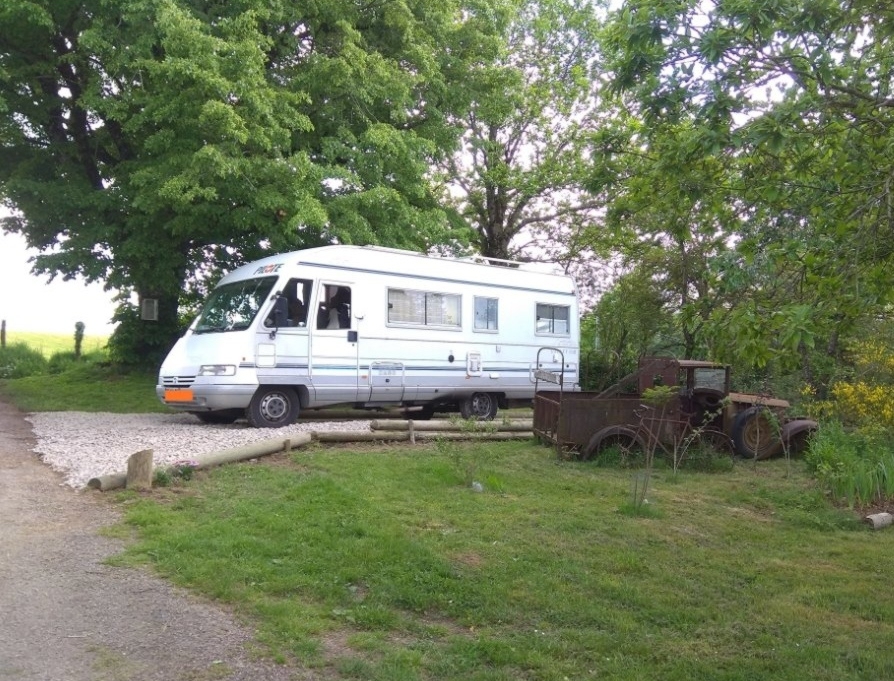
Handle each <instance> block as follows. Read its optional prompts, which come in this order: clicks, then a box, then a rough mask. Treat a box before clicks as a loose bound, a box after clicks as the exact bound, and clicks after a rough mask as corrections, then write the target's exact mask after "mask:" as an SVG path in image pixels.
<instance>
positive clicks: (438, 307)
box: [388, 288, 462, 328]
mask: <svg viewBox="0 0 894 681" xmlns="http://www.w3.org/2000/svg"><path fill="white" fill-rule="evenodd" d="M461 300H462V298H461V297H460V296H458V295H455V294H452V293H429V292H427V291H408V290H406V289H393V288H390V289H388V323H389V324H412V325H414V326H437V327H445V326H447V327H451V326H452V327H456V328H459V327H460V315H459V311H460V302H461Z"/></svg>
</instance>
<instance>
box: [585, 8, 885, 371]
mask: <svg viewBox="0 0 894 681" xmlns="http://www.w3.org/2000/svg"><path fill="white" fill-rule="evenodd" d="M891 19H892V14H891V11H890V8H889V7H888V6H887V5H885V4H882V3H877V2H871V1H869V2H867V1H864V0H857V2H852V3H847V4H842V3H839V2H834V1H832V0H817V1H810V2H805V1H801V0H790V1H783V2H778V1H777V0H749V1H748V2H715V3H701V2H695V1H694V0H692V1H689V0H687V1H684V2H669V1H666V0H634V1H633V2H629V3H625V5H624V6H623V7H622V8H620V9H618V10H617V11H616V12H615V13H614V14H613V16H612V21H611V22H610V23H609V27H608V30H607V31H606V33H605V35H604V42H603V46H604V47H605V49H606V51H607V53H608V54H609V55H610V58H609V59H608V60H607V64H608V66H609V70H610V74H611V76H610V77H611V81H612V83H613V86H614V90H615V91H616V92H618V93H620V94H621V96H623V97H624V99H625V102H626V103H627V104H628V106H630V108H631V110H632V111H633V112H634V113H635V116H636V117H637V118H638V119H639V120H641V121H642V122H643V125H644V128H645V130H646V133H645V141H644V144H645V145H646V147H650V146H651V144H652V142H653V139H652V136H651V135H650V134H649V131H651V130H653V129H654V130H658V131H661V130H664V129H666V128H667V126H676V125H679V124H685V125H686V126H687V127H688V128H689V129H690V130H691V133H690V134H688V135H686V136H684V137H682V138H681V139H680V144H679V145H678V146H677V149H678V150H679V151H681V152H682V151H685V149H686V147H692V140H693V139H695V140H697V142H698V146H699V147H700V149H701V152H700V154H699V155H700V156H701V157H705V156H713V157H715V158H717V159H718V161H719V162H720V163H721V164H722V165H723V167H724V168H726V169H728V173H727V178H726V181H725V182H723V183H722V184H719V185H715V191H714V195H715V199H717V198H721V199H723V200H724V201H726V202H728V203H729V204H730V206H731V207H732V208H733V209H734V211H735V216H736V217H737V218H738V220H739V221H740V226H739V227H738V228H737V229H735V230H734V234H735V239H734V243H735V247H736V253H735V256H734V257H726V258H725V259H719V260H717V261H716V262H715V263H714V264H715V265H716V266H717V267H715V269H716V270H717V274H718V275H720V277H721V279H720V280H719V281H718V284H719V285H721V292H723V291H725V294H726V296H727V300H726V301H725V303H724V306H722V307H721V308H717V309H715V310H714V311H713V312H712V314H711V315H710V319H711V320H712V321H713V322H714V324H713V325H712V327H711V329H709V330H708V331H709V332H710V334H713V336H714V345H715V347H726V348H729V347H734V348H737V350H738V352H739V353H740V357H743V358H746V359H748V360H749V361H752V362H754V363H756V364H766V363H767V362H768V361H770V360H771V359H773V358H776V359H778V360H780V361H783V362H784V363H790V364H794V363H798V362H799V361H802V360H803V358H804V357H805V356H806V354H807V353H808V352H809V350H810V349H811V348H812V347H823V348H825V350H827V351H829V352H833V353H834V352H836V348H837V345H838V344H837V342H836V338H838V337H839V336H840V335H841V334H842V333H844V334H847V333H849V332H851V330H852V329H854V328H855V325H856V323H857V322H858V320H859V319H860V318H861V317H863V316H865V315H871V314H874V313H878V312H879V311H880V310H883V309H884V306H885V305H886V304H888V303H889V302H890V296H891V293H892V289H891V287H890V278H889V276H887V275H886V272H887V271H889V268H890V266H891V264H892V255H894V249H892V247H891V244H892V243H894V240H892V237H894V221H892V219H891V212H890V210H889V206H890V201H891V197H892V195H891V183H890V177H891V176H892V172H894V162H892V160H891V157H890V154H888V153H887V150H888V149H889V148H890V145H891V143H892V141H894V138H892V130H894V127H892V125H891V123H892V122H894V121H892V113H894V105H892V101H894V100H892V98H891V86H892V77H891V76H892V72H891V68H892V61H891V54H892V47H894V44H892V40H894V22H892V20H891ZM682 177H685V175H683V176H682ZM723 197H726V198H723ZM720 266H725V267H726V269H725V270H724V269H720ZM745 275H748V279H747V280H746V279H745ZM768 349H769V353H768Z"/></svg>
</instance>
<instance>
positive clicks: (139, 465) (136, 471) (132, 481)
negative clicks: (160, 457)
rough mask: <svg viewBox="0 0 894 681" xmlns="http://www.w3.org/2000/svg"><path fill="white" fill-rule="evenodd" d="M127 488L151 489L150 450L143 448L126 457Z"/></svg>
mask: <svg viewBox="0 0 894 681" xmlns="http://www.w3.org/2000/svg"><path fill="white" fill-rule="evenodd" d="M126 484H127V489H152V450H151V449H144V450H143V451H141V452H137V453H136V454H131V455H130V457H129V458H128V459H127V483H126Z"/></svg>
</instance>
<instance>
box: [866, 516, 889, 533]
mask: <svg viewBox="0 0 894 681" xmlns="http://www.w3.org/2000/svg"><path fill="white" fill-rule="evenodd" d="M864 520H865V521H866V523H867V524H868V525H870V526H871V527H872V529H873V530H880V529H882V528H883V527H890V526H891V525H892V524H894V515H891V514H890V513H872V514H870V515H868V516H866V518H865V519H864Z"/></svg>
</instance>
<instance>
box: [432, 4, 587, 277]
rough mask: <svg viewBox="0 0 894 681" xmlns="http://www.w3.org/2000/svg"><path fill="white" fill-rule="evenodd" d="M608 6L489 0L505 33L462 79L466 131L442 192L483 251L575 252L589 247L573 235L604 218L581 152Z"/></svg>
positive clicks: (447, 161) (447, 166)
mask: <svg viewBox="0 0 894 681" xmlns="http://www.w3.org/2000/svg"><path fill="white" fill-rule="evenodd" d="M601 9H602V2H596V3H593V2H580V1H579V0H540V1H539V2H516V1H513V2H507V3H494V4H493V5H492V7H491V8H490V11H491V12H492V13H493V15H494V16H495V20H496V21H497V23H498V29H499V38H500V42H497V41H494V43H493V51H492V52H491V53H489V54H488V59H487V60H486V61H483V62H482V63H481V64H480V65H479V66H478V68H475V69H473V70H472V71H470V72H469V73H468V77H467V78H466V80H465V81H464V82H463V84H462V88H461V95H462V96H463V97H467V98H468V106H467V109H466V110H464V111H462V112H461V113H462V114H465V115H461V116H456V117H455V119H454V120H453V122H454V124H455V125H456V126H457V127H458V128H460V129H461V131H462V134H461V138H460V141H459V144H458V145H457V148H456V149H455V150H454V151H453V153H452V154H451V155H449V156H447V157H445V158H444V159H443V161H442V162H441V163H440V164H439V166H440V170H441V176H440V178H439V179H440V182H441V183H442V200H443V201H444V202H445V203H446V204H447V205H450V206H451V207H452V208H453V210H454V211H455V212H454V215H453V219H454V221H455V222H456V224H458V225H461V226H462V227H465V228H466V229H468V228H471V229H472V230H474V246H475V250H477V251H478V252H480V253H481V254H483V255H487V256H491V257H496V258H510V257H516V256H518V257H529V258H532V259H551V260H567V259H568V258H569V257H580V255H581V253H580V251H582V250H586V249H587V246H586V245H581V244H576V243H574V239H575V235H576V234H577V233H578V232H579V231H580V230H581V228H582V226H583V225H585V224H587V223H589V222H591V221H593V220H595V219H596V212H595V211H596V208H597V206H596V205H595V204H594V203H593V202H592V201H591V199H590V197H588V196H587V195H586V193H585V192H584V191H583V184H584V181H585V179H586V177H587V167H586V164H585V163H582V160H581V159H582V158H583V157H584V156H585V154H586V147H587V144H588V136H589V134H590V132H591V131H592V129H593V127H594V126H595V125H596V124H597V111H598V108H599V100H598V98H597V97H596V96H594V92H595V87H594V78H593V76H592V75H591V73H592V71H591V69H592V65H593V64H594V62H595V61H596V59H597V54H598V43H597V40H596V36H597V33H598V31H597V26H598V21H599V16H600V13H601ZM520 236H521V237H524V240H525V241H526V242H527V243H524V244H522V243H519V241H520V240H519V239H518V238H517V237H520ZM532 245H536V248H530V246H532ZM525 246H527V247H528V248H525Z"/></svg>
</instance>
